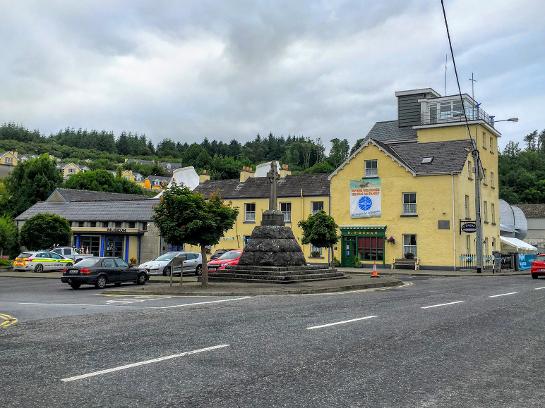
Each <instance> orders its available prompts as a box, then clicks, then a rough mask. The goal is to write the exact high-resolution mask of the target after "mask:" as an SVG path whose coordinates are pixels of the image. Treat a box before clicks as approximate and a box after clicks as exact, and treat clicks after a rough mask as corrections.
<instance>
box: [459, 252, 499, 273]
mask: <svg viewBox="0 0 545 408" xmlns="http://www.w3.org/2000/svg"><path fill="white" fill-rule="evenodd" d="M460 267H461V268H462V269H471V268H476V267H477V255H475V254H462V255H460ZM493 267H494V256H492V255H483V268H485V269H492V268H493Z"/></svg>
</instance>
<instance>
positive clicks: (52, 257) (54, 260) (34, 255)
mask: <svg viewBox="0 0 545 408" xmlns="http://www.w3.org/2000/svg"><path fill="white" fill-rule="evenodd" d="M73 264H74V261H73V260H72V259H68V258H65V257H63V256H62V255H59V254H57V253H55V252H51V251H26V252H21V253H20V254H19V255H17V258H15V259H14V260H13V270H14V271H32V272H38V273H40V272H44V271H57V270H62V269H64V268H65V267H66V266H70V265H73Z"/></svg>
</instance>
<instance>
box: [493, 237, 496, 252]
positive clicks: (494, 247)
mask: <svg viewBox="0 0 545 408" xmlns="http://www.w3.org/2000/svg"><path fill="white" fill-rule="evenodd" d="M495 250H496V238H492V251H495Z"/></svg>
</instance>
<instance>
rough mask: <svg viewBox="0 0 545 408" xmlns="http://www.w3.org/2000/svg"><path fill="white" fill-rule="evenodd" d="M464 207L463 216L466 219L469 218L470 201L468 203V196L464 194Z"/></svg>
mask: <svg viewBox="0 0 545 408" xmlns="http://www.w3.org/2000/svg"><path fill="white" fill-rule="evenodd" d="M464 209H465V216H466V219H468V220H469V219H471V214H470V213H471V208H470V203H469V196H468V195H466V196H465V197H464Z"/></svg>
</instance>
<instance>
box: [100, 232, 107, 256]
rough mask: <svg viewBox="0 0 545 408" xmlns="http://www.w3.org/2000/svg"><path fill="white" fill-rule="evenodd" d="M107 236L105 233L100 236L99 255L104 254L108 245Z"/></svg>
mask: <svg viewBox="0 0 545 408" xmlns="http://www.w3.org/2000/svg"><path fill="white" fill-rule="evenodd" d="M105 240H106V237H105V236H104V235H101V236H100V253H99V256H104V247H105V246H106V243H105Z"/></svg>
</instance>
